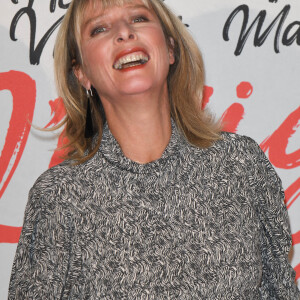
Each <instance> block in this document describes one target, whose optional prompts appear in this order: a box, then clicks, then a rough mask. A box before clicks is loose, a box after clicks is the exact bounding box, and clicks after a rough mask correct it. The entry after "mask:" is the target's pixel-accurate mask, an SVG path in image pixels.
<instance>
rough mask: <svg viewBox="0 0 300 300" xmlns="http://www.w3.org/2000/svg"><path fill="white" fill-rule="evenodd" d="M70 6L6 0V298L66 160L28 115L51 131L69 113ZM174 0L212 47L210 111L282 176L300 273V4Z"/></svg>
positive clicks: (1, 200) (0, 238)
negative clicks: (32, 217)
mask: <svg viewBox="0 0 300 300" xmlns="http://www.w3.org/2000/svg"><path fill="white" fill-rule="evenodd" d="M69 2H70V1H63V0H48V1H46V0H43V1H34V0H10V1H9V0H7V1H5V2H4V1H2V3H1V4H0V39H1V59H0V113H1V117H0V151H1V152H0V272H1V273H0V299H6V297H7V289H8V283H9V276H10V270H11V266H12V262H13V257H14V252H15V249H16V245H17V244H16V243H17V241H18V237H19V234H20V227H21V226H22V221H23V214H24V208H25V205H26V202H27V194H28V191H29V189H30V187H31V186H32V185H33V183H34V181H35V179H36V178H37V177H38V176H39V175H40V174H41V173H42V172H43V171H44V170H46V169H47V168H48V167H49V166H50V165H53V164H55V163H57V162H58V160H57V159H56V158H55V157H53V151H54V149H55V148H56V145H57V143H58V134H53V133H45V132H40V131H37V130H35V129H33V128H32V127H31V128H30V126H29V125H28V120H29V121H30V120H32V121H33V124H34V125H37V126H40V127H45V126H46V125H47V124H48V125H49V124H50V125H51V124H56V123H57V122H58V121H59V119H60V118H61V117H62V113H59V111H58V110H56V112H55V107H57V106H59V102H58V100H57V99H56V98H57V95H56V92H55V88H54V83H53V68H52V63H53V45H54V40H55V36H56V32H57V27H58V26H59V22H60V18H61V17H62V16H63V15H64V14H65V12H66V7H67V4H68V3H69ZM165 2H166V3H167V4H168V5H169V6H170V7H171V8H173V10H174V11H175V13H176V14H177V15H178V16H180V17H181V18H182V21H183V22H184V23H185V24H186V25H187V26H188V28H189V30H190V31H191V32H192V34H193V36H194V37H195V39H196V41H197V42H198V44H199V47H200V49H201V51H202V53H203V56H204V61H205V67H206V101H208V107H209V108H210V109H211V110H212V111H213V112H214V113H215V114H216V116H217V117H221V116H223V121H224V124H226V126H225V127H224V129H225V130H229V131H235V132H237V133H239V134H245V135H248V136H250V137H252V138H254V139H255V140H256V141H257V142H258V143H259V144H260V145H261V147H262V148H263V150H264V151H265V152H266V154H267V155H268V157H269V159H270V160H271V162H272V163H273V165H274V166H275V168H276V170H277V172H278V173H279V175H280V177H281V178H282V181H283V186H284V188H285V189H286V202H287V207H288V211H289V216H290V222H291V229H292V234H293V243H294V248H293V253H291V263H292V265H293V267H294V268H295V269H296V271H297V278H299V277H300V218H299V215H300V178H299V165H300V149H299V148H300V147H299V146H300V142H299V141H300V130H299V125H300V124H299V123H300V107H299V103H300V101H299V98H300V76H299V75H300V47H299V46H300V2H299V0H286V1H283V0H243V1H240V0H227V1H220V0H185V1H182V0H166V1H165ZM254 20H256V21H255V22H254ZM253 22H254V23H253ZM243 24H244V25H243Z"/></svg>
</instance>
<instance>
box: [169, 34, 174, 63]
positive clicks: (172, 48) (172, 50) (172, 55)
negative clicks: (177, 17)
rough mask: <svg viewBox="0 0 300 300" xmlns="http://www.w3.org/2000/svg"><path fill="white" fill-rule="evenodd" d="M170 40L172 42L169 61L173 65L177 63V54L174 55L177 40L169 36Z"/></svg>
mask: <svg viewBox="0 0 300 300" xmlns="http://www.w3.org/2000/svg"><path fill="white" fill-rule="evenodd" d="M169 40H170V44H171V46H169V62H170V65H173V64H174V63H175V55H174V48H175V42H174V39H173V38H172V37H169Z"/></svg>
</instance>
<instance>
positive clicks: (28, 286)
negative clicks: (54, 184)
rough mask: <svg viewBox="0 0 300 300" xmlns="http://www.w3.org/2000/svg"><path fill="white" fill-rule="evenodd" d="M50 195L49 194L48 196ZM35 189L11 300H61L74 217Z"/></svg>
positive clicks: (15, 265) (17, 257)
mask: <svg viewBox="0 0 300 300" xmlns="http://www.w3.org/2000/svg"><path fill="white" fill-rule="evenodd" d="M46 194H47V195H46ZM55 197H57V193H56V194H55V193H45V191H44V190H43V189H41V188H37V187H33V188H32V189H31V191H30V194H29V200H28V203H27V206H26V210H25V217H24V224H23V229H22V233H21V236H20V240H19V244H18V247H17V251H16V255H15V259H14V263H13V268H12V273H11V278H10V285H9V293H8V299H9V300H12V299H18V300H21V299H61V297H62V295H63V294H64V290H65V289H66V286H65V278H66V276H67V273H68V271H69V270H68V266H69V258H70V247H71V245H70V218H69V217H68V215H67V214H62V213H61V209H59V205H55V202H54V201H53V199H54V198H55Z"/></svg>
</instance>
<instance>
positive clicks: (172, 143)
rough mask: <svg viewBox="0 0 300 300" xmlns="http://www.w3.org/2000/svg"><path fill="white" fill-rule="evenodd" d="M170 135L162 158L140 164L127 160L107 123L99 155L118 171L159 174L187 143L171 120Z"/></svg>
mask: <svg viewBox="0 0 300 300" xmlns="http://www.w3.org/2000/svg"><path fill="white" fill-rule="evenodd" d="M171 126H172V133H171V137H170V140H169V143H168V145H167V147H166V148H165V150H164V152H163V154H162V156H161V157H160V158H159V159H157V160H155V161H152V162H149V163H146V164H141V163H138V162H135V161H133V160H131V159H129V158H127V157H126V156H125V155H124V154H123V152H122V150H121V147H120V145H119V143H118V142H117V141H116V139H115V138H114V136H113V135H112V133H111V131H110V130H109V127H108V125H107V123H106V124H105V125H104V128H103V134H102V140H101V146H100V149H99V150H100V151H99V152H100V153H101V154H102V155H103V156H104V158H105V159H106V160H107V161H108V162H109V163H111V164H113V165H114V166H117V167H118V168H120V169H124V170H128V171H131V172H133V173H149V172H159V171H160V170H161V169H162V168H163V167H164V166H165V165H166V164H167V163H168V162H170V161H172V160H175V159H176V157H178V155H180V153H181V152H182V151H183V150H184V148H185V146H186V145H187V141H186V140H185V139H184V137H183V136H182V135H181V134H180V133H179V130H178V129H177V127H176V124H175V122H174V121H173V120H172V119H171Z"/></svg>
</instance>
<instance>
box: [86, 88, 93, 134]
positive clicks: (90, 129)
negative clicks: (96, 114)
mask: <svg viewBox="0 0 300 300" xmlns="http://www.w3.org/2000/svg"><path fill="white" fill-rule="evenodd" d="M86 95H87V98H88V101H87V108H86V118H85V131H84V137H85V138H86V139H88V138H91V137H93V135H94V128H93V119H92V111H91V103H90V101H91V100H92V97H93V91H92V89H89V90H86Z"/></svg>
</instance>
